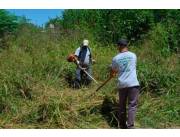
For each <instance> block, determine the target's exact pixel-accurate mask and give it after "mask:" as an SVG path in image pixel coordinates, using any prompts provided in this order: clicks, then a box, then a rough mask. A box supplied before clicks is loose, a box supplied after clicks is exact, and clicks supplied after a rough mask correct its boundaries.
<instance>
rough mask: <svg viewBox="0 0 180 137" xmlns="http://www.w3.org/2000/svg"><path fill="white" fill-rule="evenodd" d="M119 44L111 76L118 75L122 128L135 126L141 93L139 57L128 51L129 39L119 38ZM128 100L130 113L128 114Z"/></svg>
mask: <svg viewBox="0 0 180 137" xmlns="http://www.w3.org/2000/svg"><path fill="white" fill-rule="evenodd" d="M117 46H118V50H119V53H118V54H117V55H116V56H115V57H114V58H113V60H112V68H111V76H115V74H117V75H118V89H119V107H120V109H119V123H120V127H121V128H134V120H135V113H136V108H137V101H138V94H139V81H138V79H137V74H136V63H137V57H136V55H135V54H134V53H132V52H130V51H128V47H127V46H128V42H127V40H125V39H121V40H119V41H118V43H117ZM127 100H128V115H127V116H126V102H127Z"/></svg>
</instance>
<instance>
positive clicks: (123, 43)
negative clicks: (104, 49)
mask: <svg viewBox="0 0 180 137" xmlns="http://www.w3.org/2000/svg"><path fill="white" fill-rule="evenodd" d="M117 46H118V50H119V51H120V52H121V51H123V50H125V49H126V50H127V46H128V41H127V40H126V39H120V40H118V42H117Z"/></svg>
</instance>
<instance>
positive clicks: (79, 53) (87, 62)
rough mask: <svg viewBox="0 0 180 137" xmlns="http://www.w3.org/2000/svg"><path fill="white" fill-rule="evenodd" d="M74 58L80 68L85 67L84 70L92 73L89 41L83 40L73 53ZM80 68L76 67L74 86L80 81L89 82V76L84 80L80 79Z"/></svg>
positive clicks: (78, 84)
mask: <svg viewBox="0 0 180 137" xmlns="http://www.w3.org/2000/svg"><path fill="white" fill-rule="evenodd" d="M74 55H75V56H76V58H77V59H78V61H79V65H80V66H81V67H82V68H86V71H87V72H88V73H89V74H90V75H92V56H91V50H90V48H89V41H88V40H86V39H85V40H83V43H82V45H81V46H80V47H79V48H77V49H76V51H75V54H74ZM82 74H83V72H82V70H81V69H80V68H78V67H77V69H76V80H75V84H76V87H77V88H79V87H80V85H81V83H82V82H85V84H86V85H88V84H90V82H91V81H92V80H91V78H90V77H89V76H87V78H86V80H85V81H82Z"/></svg>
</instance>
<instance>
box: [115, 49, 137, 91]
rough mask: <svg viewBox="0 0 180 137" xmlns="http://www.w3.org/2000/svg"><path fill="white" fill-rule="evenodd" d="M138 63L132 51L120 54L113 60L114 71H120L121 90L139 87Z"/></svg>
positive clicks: (119, 83)
mask: <svg viewBox="0 0 180 137" xmlns="http://www.w3.org/2000/svg"><path fill="white" fill-rule="evenodd" d="M136 63H137V57H136V55H135V54H134V53H132V52H130V51H127V52H123V53H119V54H118V55H116V56H115V57H114V58H113V60H112V69H115V70H117V71H118V87H119V88H127V87H133V86H139V81H138V79H137V74H136Z"/></svg>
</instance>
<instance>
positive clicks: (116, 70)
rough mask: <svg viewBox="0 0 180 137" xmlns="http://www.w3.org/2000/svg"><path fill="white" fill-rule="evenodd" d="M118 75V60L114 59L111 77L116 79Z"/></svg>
mask: <svg viewBox="0 0 180 137" xmlns="http://www.w3.org/2000/svg"><path fill="white" fill-rule="evenodd" d="M117 73H118V64H117V63H116V60H115V59H114V58H113V60H112V65H111V70H110V77H115V76H116V74H117Z"/></svg>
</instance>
